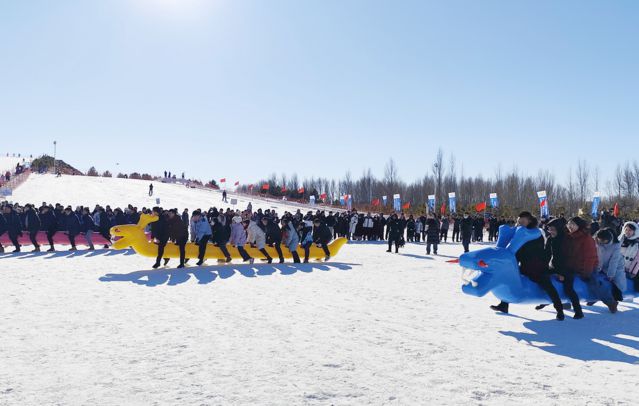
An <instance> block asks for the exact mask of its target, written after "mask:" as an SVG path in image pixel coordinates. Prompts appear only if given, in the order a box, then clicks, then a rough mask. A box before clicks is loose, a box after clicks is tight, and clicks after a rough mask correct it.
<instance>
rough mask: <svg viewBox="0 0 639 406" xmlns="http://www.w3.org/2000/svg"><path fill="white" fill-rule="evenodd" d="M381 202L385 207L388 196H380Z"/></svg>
mask: <svg viewBox="0 0 639 406" xmlns="http://www.w3.org/2000/svg"><path fill="white" fill-rule="evenodd" d="M382 200H383V201H384V206H386V202H387V201H388V196H382Z"/></svg>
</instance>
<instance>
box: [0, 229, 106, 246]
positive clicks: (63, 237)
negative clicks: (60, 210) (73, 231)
mask: <svg viewBox="0 0 639 406" xmlns="http://www.w3.org/2000/svg"><path fill="white" fill-rule="evenodd" d="M91 240H92V241H93V245H95V246H98V245H111V242H110V241H107V240H106V239H105V238H104V237H102V236H101V235H100V234H98V233H97V232H95V231H94V232H93V234H91ZM36 241H37V242H38V244H40V245H41V246H43V247H44V246H48V245H49V241H48V240H47V233H46V232H45V231H38V234H37V236H36ZM86 241H87V240H86V239H85V238H84V234H78V235H76V236H75V245H86V246H88V245H89V244H87V242H86ZM18 242H19V243H20V245H22V246H23V247H24V246H28V245H33V244H31V240H30V239H29V233H28V232H26V231H23V232H22V237H18ZM53 243H54V244H56V245H71V244H70V243H69V236H68V235H67V233H66V232H65V231H58V232H57V233H55V235H54V236H53ZM0 244H2V245H4V246H5V247H11V246H13V245H12V243H11V240H9V235H8V234H7V233H4V234H2V236H1V237H0Z"/></svg>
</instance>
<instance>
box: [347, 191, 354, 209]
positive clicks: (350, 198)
mask: <svg viewBox="0 0 639 406" xmlns="http://www.w3.org/2000/svg"><path fill="white" fill-rule="evenodd" d="M352 197H353V196H351V195H346V196H345V198H346V208H347V209H348V210H351V209H352V208H353V199H352Z"/></svg>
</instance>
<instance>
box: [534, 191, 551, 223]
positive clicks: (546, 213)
mask: <svg viewBox="0 0 639 406" xmlns="http://www.w3.org/2000/svg"><path fill="white" fill-rule="evenodd" d="M537 197H538V198H539V214H540V215H541V218H545V219H547V218H548V217H550V208H549V207H548V194H547V193H546V191H545V190H542V191H539V192H537Z"/></svg>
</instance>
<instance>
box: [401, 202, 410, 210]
mask: <svg viewBox="0 0 639 406" xmlns="http://www.w3.org/2000/svg"><path fill="white" fill-rule="evenodd" d="M402 209H410V202H406V203H404V204H402Z"/></svg>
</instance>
